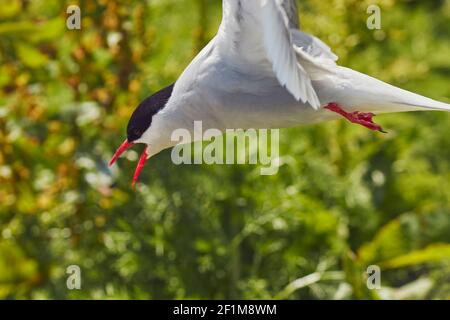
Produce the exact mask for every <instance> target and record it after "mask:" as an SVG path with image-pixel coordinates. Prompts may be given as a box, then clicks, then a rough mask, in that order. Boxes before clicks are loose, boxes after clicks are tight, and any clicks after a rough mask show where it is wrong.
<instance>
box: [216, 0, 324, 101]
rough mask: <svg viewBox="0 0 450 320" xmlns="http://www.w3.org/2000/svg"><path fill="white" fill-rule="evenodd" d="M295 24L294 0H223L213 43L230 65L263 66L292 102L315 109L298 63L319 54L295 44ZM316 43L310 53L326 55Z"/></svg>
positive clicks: (306, 78)
mask: <svg viewBox="0 0 450 320" xmlns="http://www.w3.org/2000/svg"><path fill="white" fill-rule="evenodd" d="M298 24H299V23H298V12H297V5H296V2H295V0H224V1H223V20H222V24H221V27H220V30H219V34H218V40H217V41H218V43H219V45H221V46H222V48H221V52H223V53H224V55H225V56H226V58H228V59H230V60H231V62H232V63H233V65H235V66H236V65H237V66H239V67H240V68H245V69H247V70H250V71H251V70H256V69H258V67H259V69H261V66H264V67H265V68H267V69H269V70H270V71H271V72H273V73H274V74H275V75H276V78H277V79H278V81H279V83H280V84H281V85H282V86H284V87H285V88H286V89H287V90H288V91H289V92H290V93H291V94H292V95H293V96H294V97H295V99H297V100H299V101H302V102H304V103H309V104H310V105H311V106H312V107H313V108H315V109H318V108H320V102H319V99H318V97H317V94H316V92H315V90H314V87H313V85H312V81H311V77H310V75H309V74H308V71H307V70H306V69H305V66H304V65H303V64H302V61H304V62H306V63H308V64H311V63H312V64H314V63H316V62H319V61H318V60H317V59H316V58H315V56H316V57H317V56H319V54H317V52H315V53H314V54H315V55H311V52H308V50H307V49H306V47H304V46H301V45H300V46H299V45H298V44H297V43H295V42H298V39H294V38H298V35H296V34H295V32H300V31H298V29H297V27H298ZM314 39H315V38H314ZM300 40H301V39H300ZM319 41H320V40H318V41H314V43H313V44H312V45H313V47H314V50H320V51H321V54H322V51H323V56H326V55H327V51H326V49H325V48H327V47H326V46H325V45H323V46H324V47H322V44H323V43H322V42H319ZM311 48H312V47H311ZM328 50H329V49H328ZM331 54H332V53H331V51H329V55H331ZM309 58H311V59H309Z"/></svg>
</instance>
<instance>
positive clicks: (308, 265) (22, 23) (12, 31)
mask: <svg viewBox="0 0 450 320" xmlns="http://www.w3.org/2000/svg"><path fill="white" fill-rule="evenodd" d="M74 3H75V4H78V5H79V6H80V7H81V11H82V30H80V31H69V30H67V28H66V26H65V19H66V17H67V15H66V8H67V6H68V5H69V4H74ZM370 4H377V5H379V6H380V7H381V9H382V30H378V31H373V30H372V31H371V30H368V29H367V28H366V19H367V18H368V14H367V13H366V9H367V7H368V6H369V5H370ZM299 5H300V10H301V18H302V26H303V29H304V30H306V31H307V32H310V33H313V34H315V35H317V36H319V37H320V38H322V39H323V40H324V41H325V42H326V43H328V44H329V45H330V46H331V47H332V48H333V50H334V52H336V53H337V54H338V55H339V56H340V64H341V65H344V66H348V67H352V68H354V69H356V70H359V71H362V72H365V73H368V74H370V75H372V76H375V77H378V78H380V79H382V80H385V81H388V82H390V83H393V84H395V85H398V86H400V87H402V88H405V89H409V90H412V91H415V92H418V93H420V94H423V95H426V96H429V97H432V98H434V99H438V100H442V101H447V102H449V101H450V86H449V84H450V82H449V79H450V78H449V77H450V1H448V0H446V1H444V0H433V1H432V0H428V1H418V0H417V1H412V0H410V1H400V0H370V1H366V0H365V1H361V0H329V1H323V0H304V1H299ZM0 8H1V10H0V61H1V62H0V298H2V299H54V298H58V299H78V298H87V299H90V298H96V299H105V298H117V299H129V298H135V299H162V298H164V299H172V298H187V299H199V298H211V299H217V298H224V299H228V298H234V299H240V298H243V299H249V298H254V299H259V298H267V299H272V298H275V299H277V298H282V299H322V298H327V299H406V298H420V299H448V298H450V260H449V259H450V215H449V214H450V138H449V134H450V114H447V113H439V112H436V113H432V112H428V113H409V114H399V115H383V116H380V117H378V118H377V119H378V122H380V123H381V124H382V125H383V126H384V127H385V128H386V129H387V130H388V131H389V134H387V135H382V134H377V133H373V132H370V131H369V130H366V129H364V128H362V127H359V126H354V125H351V124H348V123H346V122H345V121H336V122H332V123H326V124H322V125H315V126H308V127H300V128H295V129H289V130H282V131H281V135H280V140H281V150H280V151H281V159H280V160H281V167H280V170H279V173H278V174H277V175H275V176H260V175H259V168H258V167H255V166H207V165H202V166H175V165H173V164H172V162H171V161H170V151H166V152H163V153H161V154H159V155H158V156H156V157H155V158H152V159H151V160H150V161H149V164H148V166H147V167H146V170H145V172H144V173H143V175H142V179H141V181H142V183H141V184H140V185H139V186H138V187H137V188H136V189H135V190H133V189H131V188H130V181H131V176H132V173H133V171H134V167H135V161H136V160H137V157H138V153H137V152H136V151H140V150H139V148H136V149H137V150H135V151H130V152H129V153H128V154H127V156H126V158H123V159H121V160H120V161H119V166H115V167H113V168H112V169H109V168H108V167H107V162H108V160H109V159H110V157H111V155H112V153H113V152H114V150H115V148H116V147H117V146H118V145H119V144H120V143H121V142H122V140H123V139H124V137H125V126H126V123H127V120H128V117H129V115H130V114H131V112H132V111H133V110H134V108H135V106H136V105H137V104H138V103H139V101H140V100H142V99H144V98H145V97H147V96H148V95H150V94H151V93H153V92H155V91H157V90H159V89H160V88H161V87H163V86H166V85H168V84H170V83H172V82H173V81H175V80H176V79H177V77H178V76H179V74H180V73H181V72H182V70H183V69H184V68H185V66H186V65H187V64H188V63H189V62H190V60H191V59H192V58H193V57H194V56H195V54H196V53H197V52H198V51H199V50H200V49H201V48H202V47H203V46H204V45H205V44H206V43H207V42H208V41H209V39H211V38H212V37H213V36H214V34H215V32H216V30H217V27H218V24H219V23H220V18H221V1H219V0H147V1H125V0H123V1H118V0H116V1H112V0H108V1H106V0H99V1H87V0H84V1H83V0H80V1H78V2H77V1H74V2H72V1H71V2H66V1H60V0H32V1H30V0H1V1H0ZM373 264H375V265H378V266H379V267H380V268H381V270H382V277H381V278H382V289H381V290H369V289H368V288H367V286H366V278H367V275H366V268H367V267H368V266H369V265H373ZM69 265H78V266H80V268H81V270H82V289H81V290H73V291H71V290H68V289H67V287H66V279H67V275H66V268H67V266H69Z"/></svg>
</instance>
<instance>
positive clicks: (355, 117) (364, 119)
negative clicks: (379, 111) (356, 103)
mask: <svg viewBox="0 0 450 320" xmlns="http://www.w3.org/2000/svg"><path fill="white" fill-rule="evenodd" d="M325 109H328V110H330V111H333V112H336V113H338V114H340V115H341V116H343V117H344V118H346V119H347V120H348V121H350V122H352V123H356V124H359V125H362V126H363V127H366V128H368V129H370V130H374V131H379V132H383V133H386V131H384V130H383V128H382V127H381V126H380V125H378V124H376V123H375V122H373V117H374V116H375V114H373V113H371V112H370V113H364V112H358V111H356V112H346V111H345V110H344V109H342V107H341V106H339V104H337V103H330V104H328V105H327V106H326V107H325Z"/></svg>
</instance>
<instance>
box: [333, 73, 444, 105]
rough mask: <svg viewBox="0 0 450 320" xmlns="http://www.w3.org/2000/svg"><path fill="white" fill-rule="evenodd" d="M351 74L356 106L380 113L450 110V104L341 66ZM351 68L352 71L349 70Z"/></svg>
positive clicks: (348, 74)
mask: <svg viewBox="0 0 450 320" xmlns="http://www.w3.org/2000/svg"><path fill="white" fill-rule="evenodd" d="M340 70H344V73H345V74H346V75H347V76H350V79H352V80H351V88H352V90H353V93H354V96H356V97H355V98H356V101H355V105H356V106H358V105H359V106H361V105H362V106H364V105H365V106H366V107H367V108H369V110H370V111H374V112H378V113H390V112H403V111H427V110H438V111H450V104H447V103H444V102H439V101H436V100H433V99H430V98H427V97H424V96H421V95H419V94H416V93H413V92H410V91H407V90H404V89H401V88H398V87H395V86H393V85H390V84H388V83H385V82H383V81H380V80H378V79H375V78H372V77H370V76H368V75H365V74H362V73H359V72H357V71H354V70H351V69H347V68H342V67H341V68H340ZM349 70H350V71H349Z"/></svg>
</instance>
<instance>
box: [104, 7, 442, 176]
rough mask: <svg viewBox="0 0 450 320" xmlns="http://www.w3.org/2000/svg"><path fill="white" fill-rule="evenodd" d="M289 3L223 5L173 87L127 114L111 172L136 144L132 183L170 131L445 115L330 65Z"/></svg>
mask: <svg viewBox="0 0 450 320" xmlns="http://www.w3.org/2000/svg"><path fill="white" fill-rule="evenodd" d="M298 27H299V23H298V12H297V6H296V1H295V0H223V19H222V23H221V25H220V28H219V31H218V33H217V35H216V36H215V37H214V39H212V40H211V42H210V43H209V44H208V45H207V46H206V47H205V48H204V49H203V50H202V51H201V52H200V53H199V54H198V55H197V57H196V58H195V59H194V60H193V61H192V62H191V63H190V65H189V66H188V67H187V68H186V69H185V70H184V72H183V73H182V75H181V76H180V77H179V79H178V80H177V81H176V83H175V84H172V85H170V86H168V87H166V88H164V89H162V90H161V91H159V92H157V93H156V94H154V95H152V96H150V97H148V98H147V99H145V100H144V101H143V102H142V103H141V104H140V105H139V106H138V107H137V109H136V110H135V111H134V113H133V115H132V116H131V119H130V121H129V123H128V128H127V139H126V140H125V142H123V144H122V145H121V146H120V147H119V148H118V150H117V151H116V153H115V154H114V156H113V158H112V160H111V162H110V165H112V164H113V163H114V162H115V161H116V160H117V158H118V157H119V156H120V155H121V154H122V153H123V152H124V151H125V150H127V149H128V148H130V147H131V146H133V145H134V144H137V143H143V144H145V145H146V148H145V150H144V152H143V153H142V155H141V157H140V160H139V162H138V165H137V168H136V172H135V175H134V177H133V184H134V183H136V181H137V178H138V176H139V174H140V172H141V170H142V169H143V167H144V164H145V162H146V160H147V159H148V158H150V157H151V156H153V155H155V154H157V153H159V152H160V151H162V150H164V149H166V148H169V147H172V146H174V145H175V144H176V142H174V141H172V139H171V135H172V132H173V131H174V130H176V129H179V128H185V129H187V130H191V131H192V130H193V127H194V126H193V123H194V121H202V125H203V129H205V130H206V129H209V128H215V129H219V130H221V131H223V132H224V131H225V130H226V129H250V128H254V129H261V128H267V129H270V128H286V127H293V126H298V125H302V124H311V123H318V122H323V121H328V120H334V119H336V118H338V117H340V116H342V117H344V118H346V119H347V120H349V121H351V122H353V123H356V124H360V125H362V126H364V127H367V128H369V129H371V130H376V131H382V128H381V126H379V125H378V124H376V123H374V122H373V116H374V114H375V113H388V112H402V111H417V110H445V111H450V105H449V104H445V103H442V102H438V101H435V100H432V99H429V98H426V97H423V96H420V95H417V94H414V93H411V92H408V91H405V90H402V89H400V88H397V87H394V86H391V85H389V84H387V83H384V82H382V81H380V80H377V79H374V78H372V77H370V76H368V75H365V74H362V73H359V72H357V71H354V70H351V69H348V68H344V67H341V66H339V65H337V64H336V61H337V60H338V57H337V56H336V55H335V54H333V52H332V51H331V49H330V48H329V47H328V46H327V45H326V44H324V43H323V42H322V41H321V40H319V39H318V38H316V37H314V36H312V35H309V34H307V33H304V32H302V31H300V30H299V29H298Z"/></svg>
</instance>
